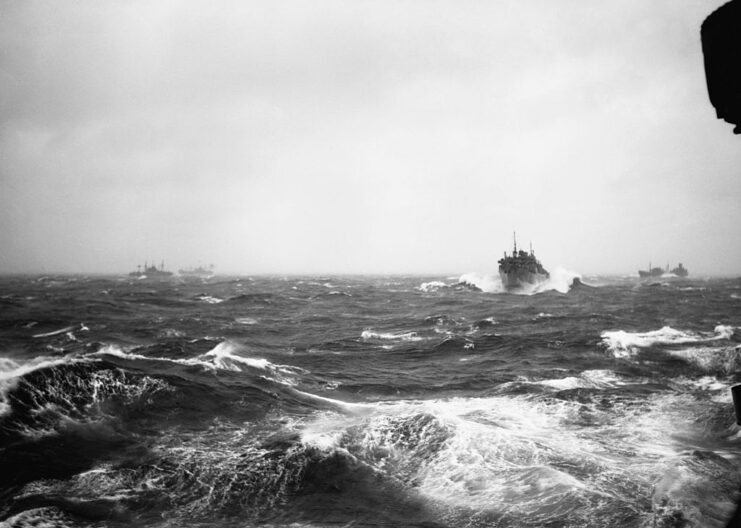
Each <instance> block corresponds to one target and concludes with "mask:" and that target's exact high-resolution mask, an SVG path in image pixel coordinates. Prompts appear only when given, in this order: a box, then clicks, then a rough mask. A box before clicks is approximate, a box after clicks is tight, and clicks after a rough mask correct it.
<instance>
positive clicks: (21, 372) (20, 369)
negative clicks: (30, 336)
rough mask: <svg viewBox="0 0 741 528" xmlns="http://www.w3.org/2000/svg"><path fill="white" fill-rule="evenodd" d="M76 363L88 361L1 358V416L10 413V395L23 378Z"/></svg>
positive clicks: (76, 359)
mask: <svg viewBox="0 0 741 528" xmlns="http://www.w3.org/2000/svg"><path fill="white" fill-rule="evenodd" d="M75 361H88V360H86V359H84V358H75V359H71V358H69V357H62V358H49V357H46V356H39V357H35V358H33V359H31V360H29V361H20V362H19V361H15V360H13V359H10V358H0V416H3V415H5V414H6V413H8V412H10V409H11V408H10V404H9V403H8V393H9V392H10V391H11V390H13V389H14V388H15V387H16V385H17V383H18V380H19V379H20V378H21V377H23V376H25V375H26V374H29V373H31V372H33V371H35V370H40V369H44V368H48V367H54V366H57V365H64V364H68V363H72V362H75Z"/></svg>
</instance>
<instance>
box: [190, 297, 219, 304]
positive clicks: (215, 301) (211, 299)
mask: <svg viewBox="0 0 741 528" xmlns="http://www.w3.org/2000/svg"><path fill="white" fill-rule="evenodd" d="M196 299H198V300H199V301H203V302H206V303H208V304H219V303H223V302H224V299H219V298H218V297H213V296H211V295H199V296H198V297H196Z"/></svg>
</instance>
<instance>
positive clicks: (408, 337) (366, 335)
mask: <svg viewBox="0 0 741 528" xmlns="http://www.w3.org/2000/svg"><path fill="white" fill-rule="evenodd" d="M360 337H361V339H363V340H366V341H369V340H374V339H380V340H382V341H421V340H422V339H423V338H422V337H420V336H419V335H417V332H401V333H393V332H374V331H373V330H363V333H362V334H360Z"/></svg>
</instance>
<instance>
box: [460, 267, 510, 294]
mask: <svg viewBox="0 0 741 528" xmlns="http://www.w3.org/2000/svg"><path fill="white" fill-rule="evenodd" d="M458 283H459V284H465V285H469V286H474V287H476V288H478V289H479V290H481V291H483V292H486V293H503V292H504V291H506V290H505V288H504V285H502V279H500V278H499V275H496V276H495V275H485V274H483V273H475V272H469V273H464V274H463V275H461V276H460V277H459V278H458Z"/></svg>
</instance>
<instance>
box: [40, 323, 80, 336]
mask: <svg viewBox="0 0 741 528" xmlns="http://www.w3.org/2000/svg"><path fill="white" fill-rule="evenodd" d="M74 329H75V325H72V326H65V327H64V328H60V329H59V330H54V331H52V332H46V333H44V334H35V335H33V336H32V337H35V338H39V337H51V336H55V335H59V334H66V333H67V332H70V331H71V330H74Z"/></svg>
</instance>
